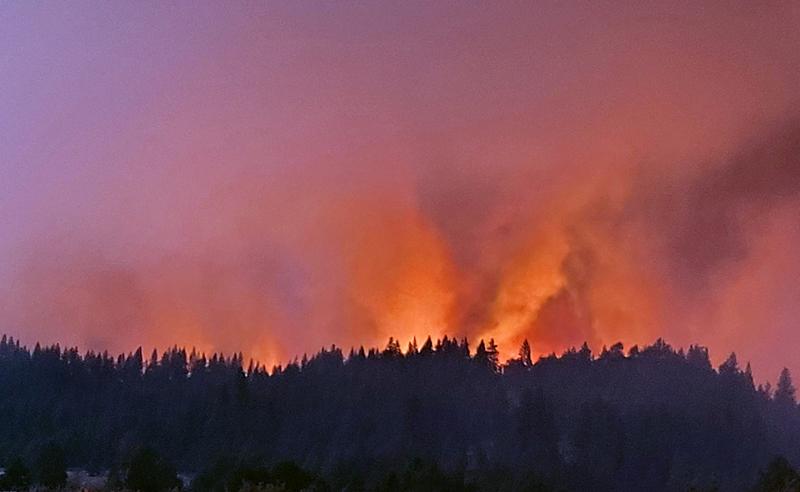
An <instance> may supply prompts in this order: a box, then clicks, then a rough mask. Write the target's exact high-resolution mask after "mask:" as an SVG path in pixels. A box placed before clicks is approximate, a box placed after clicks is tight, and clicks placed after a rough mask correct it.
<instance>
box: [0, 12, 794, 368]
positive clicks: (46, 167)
mask: <svg viewBox="0 0 800 492" xmlns="http://www.w3.org/2000/svg"><path fill="white" fill-rule="evenodd" d="M0 46H1V47H2V48H0V258H2V259H3V261H2V262H0V327H2V328H0V331H2V332H5V333H7V334H9V335H12V336H14V337H15V338H19V339H21V340H22V341H23V342H24V343H28V344H32V343H35V342H36V341H41V342H43V343H56V342H57V343H60V344H61V345H62V346H64V345H70V346H72V345H77V346H78V347H80V348H81V349H84V350H88V349H91V350H96V351H98V350H108V351H110V352H112V353H119V352H123V351H126V352H127V351H131V350H133V349H135V348H136V347H138V346H139V345H142V346H144V347H145V348H150V347H159V348H165V347H169V346H172V345H176V344H177V345H181V346H183V345H186V346H190V347H191V346H194V347H197V348H198V349H200V350H204V351H209V352H210V351H224V352H226V353H231V352H234V351H242V352H244V354H245V356H246V357H254V358H256V359H258V360H261V361H263V362H265V363H268V364H271V363H276V362H281V361H284V362H285V361H287V360H290V359H291V358H293V357H295V356H297V355H302V354H303V353H313V352H315V351H316V350H318V349H319V348H320V347H322V346H329V345H331V344H336V345H337V346H341V347H344V348H345V349H347V348H349V347H351V346H359V345H362V344H363V345H365V346H367V347H369V346H382V345H384V344H385V343H386V341H387V340H388V338H389V337H390V336H392V337H396V338H399V339H400V340H401V341H402V343H404V344H405V343H406V342H407V341H409V340H410V339H412V337H416V338H417V339H418V340H419V341H420V342H421V341H422V340H423V339H424V338H425V337H426V336H427V335H433V336H434V337H437V336H442V335H444V334H448V335H450V336H457V337H459V338H460V337H469V339H470V340H472V341H473V343H477V340H479V339H480V338H487V339H488V338H494V339H495V340H496V341H497V342H498V344H499V346H500V349H501V351H502V354H503V355H504V356H505V357H511V356H513V355H515V353H516V350H517V348H518V347H519V344H520V343H521V341H522V340H523V339H526V338H527V339H529V340H530V342H531V344H532V346H533V350H534V353H535V354H536V355H542V354H548V353H550V352H554V351H555V352H561V351H563V350H564V349H566V348H568V347H570V346H573V345H580V344H581V343H583V342H584V341H587V342H588V343H589V344H590V346H592V347H593V348H594V349H595V350H598V351H599V350H600V348H601V347H602V346H603V345H611V344H613V343H615V342H617V341H622V342H623V343H624V344H625V345H626V346H631V345H633V344H646V343H651V342H653V341H654V340H655V339H656V338H658V337H664V338H665V339H666V340H667V341H668V342H670V343H672V344H673V345H675V346H688V345H689V344H692V343H699V344H703V345H707V346H709V347H710V350H711V353H712V357H713V358H714V360H715V361H716V362H720V361H721V360H722V359H724V358H725V357H727V355H728V354H729V353H730V352H732V351H735V352H736V353H737V355H738V358H739V360H740V363H742V364H744V363H745V362H746V361H750V362H751V363H752V365H753V370H754V373H755V374H756V378H757V379H759V380H767V379H769V380H773V381H774V379H775V378H776V376H777V373H778V372H779V371H780V369H781V368H782V367H783V366H788V367H789V368H790V369H792V370H794V371H795V373H797V374H800V358H799V357H798V356H797V353H796V350H795V347H796V346H797V344H798V342H800V331H798V328H800V324H799V323H798V317H799V316H800V304H798V300H800V287H799V286H798V283H797V279H798V278H800V257H799V256H798V255H797V254H796V251H797V246H796V245H797V244H798V242H799V241H800V219H798V217H800V214H798V211H800V50H798V49H797V47H798V46H800V4H799V3H798V2H796V1H793V2H789V1H786V2H780V1H776V2H755V3H754V2H749V1H741V2H739V1H730V2H722V1H717V2H714V1H712V2H703V3H702V4H697V3H696V2H650V1H635V2H625V1H622V2H620V1H615V2H603V1H600V2H598V1H593V2H579V1H575V2H546V1H545V2H465V1H460V2H414V1H409V2H381V1H374V2H331V3H316V2H279V1H270V2H260V3H255V2H241V3H237V2H137V3H128V2H105V3H95V2H91V3H81V2H77V3H69V4H66V3H55V2H3V3H1V4H0Z"/></svg>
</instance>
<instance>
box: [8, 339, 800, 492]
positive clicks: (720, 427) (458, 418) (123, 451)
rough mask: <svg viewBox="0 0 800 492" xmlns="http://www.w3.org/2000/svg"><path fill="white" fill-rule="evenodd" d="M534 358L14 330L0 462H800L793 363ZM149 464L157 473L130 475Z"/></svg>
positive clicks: (540, 486)
mask: <svg viewBox="0 0 800 492" xmlns="http://www.w3.org/2000/svg"><path fill="white" fill-rule="evenodd" d="M530 354H531V347H530V345H529V344H527V343H526V344H524V345H523V347H522V348H521V349H520V357H519V358H518V359H516V360H514V361H511V362H510V363H508V364H507V365H500V364H498V359H497V347H496V345H495V344H494V342H493V341H489V342H483V341H479V343H478V345H477V347H476V352H475V353H474V355H473V354H471V352H470V349H469V345H468V344H467V342H466V340H463V341H457V340H454V339H450V338H447V337H445V338H444V339H442V340H438V341H436V342H434V341H432V340H430V339H429V340H427V341H426V342H425V343H424V344H422V346H421V347H420V348H419V349H418V348H417V345H416V343H414V344H412V345H411V346H410V347H409V350H408V351H407V352H406V353H403V352H402V351H401V350H400V345H399V344H398V343H397V342H396V341H395V340H391V341H390V343H389V344H388V346H387V347H386V348H385V349H384V350H377V349H373V350H368V351H367V350H364V349H359V350H352V351H351V352H350V354H349V355H348V356H347V357H345V356H344V354H343V353H342V351H341V350H340V349H338V348H336V347H331V348H330V349H324V350H322V351H320V352H319V353H318V354H316V355H314V356H313V357H310V358H306V357H304V358H303V359H302V361H301V362H293V363H290V364H288V365H287V366H285V367H276V368H274V369H273V370H271V371H267V370H266V369H265V368H263V367H261V366H259V365H256V364H250V365H249V367H248V368H247V369H244V367H243V360H242V357H241V355H232V356H229V357H225V356H223V355H222V354H214V355H212V356H211V357H207V356H205V355H203V354H198V353H196V352H194V351H191V352H187V351H186V350H184V349H178V348H173V349H171V350H169V351H167V352H165V353H163V354H161V355H160V356H159V355H158V354H156V353H153V355H152V356H151V357H150V358H149V360H148V361H145V359H144V357H143V356H142V351H141V350H137V351H136V352H134V353H131V354H128V355H122V356H119V357H117V358H112V357H110V356H109V355H108V354H105V353H104V354H97V353H91V352H90V353H88V354H85V355H79V353H78V351H77V350H75V349H66V350H62V349H61V348H59V347H58V346H53V347H44V348H43V347H39V346H36V347H35V348H34V349H33V350H28V349H26V348H24V347H21V346H20V345H19V343H18V342H16V341H14V340H11V339H7V338H6V337H3V338H2V340H0V394H2V395H4V397H3V398H2V399H0V463H5V464H6V467H7V468H9V469H12V467H11V461H12V459H13V457H15V456H21V457H22V458H23V460H25V461H26V462H28V463H35V465H34V467H33V475H34V477H35V478H38V477H41V478H39V480H44V478H45V475H47V476H49V472H48V473H47V474H45V473H44V471H45V470H44V468H43V465H44V461H42V460H40V459H38V457H39V456H40V455H41V454H42V453H44V452H53V451H52V449H60V450H63V451H62V453H61V455H60V456H61V458H60V460H61V461H60V462H59V459H55V458H58V456H56V454H57V453H56V454H53V456H54V457H55V458H54V459H53V460H52V463H56V464H58V466H57V467H56V466H54V467H53V469H55V468H58V470H59V471H60V472H63V465H64V464H65V465H69V466H76V467H82V468H87V469H90V470H101V469H112V470H127V475H125V474H124V472H123V473H120V476H121V477H122V479H121V480H120V482H122V483H123V484H127V485H128V486H129V487H130V488H132V489H138V490H148V491H149V490H162V489H164V488H166V487H169V486H170V484H172V485H176V484H177V482H176V481H175V468H172V465H170V464H174V465H175V466H176V467H177V468H178V469H180V470H183V471H185V472H187V473H198V474H199V475H198V478H197V480H195V483H194V488H196V489H197V490H209V491H211V490H214V491H222V490H237V489H239V488H241V487H242V486H243V485H244V484H252V485H258V484H263V485H269V484H272V485H276V486H280V487H283V488H285V489H288V490H300V489H304V488H310V489H312V490H342V489H345V488H346V490H351V491H355V490H376V489H379V490H409V489H413V490H497V491H510V490H597V491H602V490H690V489H693V490H712V489H715V488H716V489H719V490H746V489H749V488H752V487H753V486H754V485H755V484H757V483H766V482H765V480H772V479H771V478H769V477H773V476H779V477H780V476H783V475H781V473H784V472H785V470H783V471H781V470H782V469H780V468H776V466H777V465H774V464H773V465H774V466H770V467H769V468H767V466H768V464H769V463H770V460H771V459H772V457H773V456H777V455H781V456H785V457H786V459H787V461H786V462H785V463H786V465H787V466H789V464H795V465H796V464H797V463H798V462H800V411H798V407H797V404H796V402H795V392H794V387H793V386H792V382H791V378H790V375H789V373H788V371H786V372H784V373H783V374H782V375H781V377H780V381H779V383H778V385H777V388H778V389H777V391H776V392H775V395H774V397H773V395H772V391H771V389H770V388H769V387H766V388H764V387H760V386H759V387H758V388H756V387H754V384H753V380H752V376H751V374H750V371H749V367H747V368H745V369H744V370H742V369H740V367H739V364H738V361H737V360H736V357H735V356H732V357H730V358H729V359H728V360H727V361H726V362H725V363H724V364H723V365H722V366H720V367H719V369H718V370H714V369H713V368H712V366H711V363H710V362H709V358H708V351H707V350H706V349H704V348H702V347H690V348H689V349H688V351H687V352H686V353H684V352H683V350H680V351H675V350H673V349H672V347H670V346H669V345H668V344H666V343H665V342H664V341H662V340H658V341H656V342H655V343H654V344H653V345H651V346H647V347H643V348H639V347H634V348H632V349H631V350H629V351H628V352H627V353H626V352H624V350H623V347H622V345H621V344H616V345H614V346H612V347H611V348H609V349H603V351H602V353H601V354H600V355H599V356H597V357H595V356H593V355H592V353H591V351H590V350H589V348H588V347H587V346H584V347H582V348H580V349H571V350H568V351H567V352H565V353H564V354H563V355H562V356H560V357H556V356H555V355H552V356H548V357H543V358H541V359H539V360H538V361H536V362H535V363H534V362H533V360H532V359H531V357H530ZM145 447H149V448H150V449H151V451H146V452H144V451H142V452H140V454H138V455H137V456H136V457H134V459H133V460H130V459H129V458H130V457H131V456H132V453H133V452H134V451H135V450H137V449H143V448H145ZM48 450H50V451H48ZM156 452H157V453H158V454H156ZM142 453H144V454H142ZM64 457H66V463H64V461H63V460H64ZM45 461H47V462H48V463H50V462H51V461H50V460H45ZM289 462H292V463H296V464H297V466H295V465H292V464H287V463H289ZM281 463H283V464H281ZM127 464H129V465H130V467H127ZM138 467H141V469H146V470H151V471H152V470H155V471H154V472H148V473H143V474H142V476H145V475H146V476H148V477H152V476H159V477H163V481H162V480H161V479H159V481H158V482H157V483H156V482H153V483H151V482H146V481H144V482H137V481H136V480H138V479H137V478H136V473H137V472H136V470H137V469H138ZM45 468H46V467H45ZM789 469H791V468H789ZM759 470H766V471H765V472H764V473H765V475H764V476H763V477H762V476H760V475H759ZM55 476H56V473H55V472H54V473H53V477H54V478H53V481H50V479H49V478H48V479H47V480H48V483H53V484H55V483H56V482H59V483H63V480H62V479H61V478H58V479H57V480H56V478H55ZM58 476H59V477H63V475H62V474H61V473H59V474H58ZM765 477H766V478H765ZM790 480H791V479H790ZM759 481H760V482H759ZM778 482H779V479H776V481H775V483H778ZM770 483H771V482H770ZM788 483H791V481H790V482H788ZM762 490H767V489H763V488H762Z"/></svg>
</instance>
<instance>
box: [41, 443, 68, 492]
mask: <svg viewBox="0 0 800 492" xmlns="http://www.w3.org/2000/svg"><path fill="white" fill-rule="evenodd" d="M35 472H36V483H38V484H40V485H44V486H45V487H47V488H51V489H55V488H59V487H63V486H64V484H66V483H67V465H66V458H65V456H64V450H63V449H61V446H59V445H57V444H53V443H50V444H48V445H46V446H45V447H44V449H42V451H41V453H40V454H39V458H38V459H37V460H36V469H35Z"/></svg>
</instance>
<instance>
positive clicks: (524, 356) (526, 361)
mask: <svg viewBox="0 0 800 492" xmlns="http://www.w3.org/2000/svg"><path fill="white" fill-rule="evenodd" d="M519 360H520V361H521V362H522V365H523V366H525V367H531V366H532V365H533V359H532V358H531V344H530V343H528V339H527V338H526V339H525V340H523V341H522V346H521V347H520V348H519Z"/></svg>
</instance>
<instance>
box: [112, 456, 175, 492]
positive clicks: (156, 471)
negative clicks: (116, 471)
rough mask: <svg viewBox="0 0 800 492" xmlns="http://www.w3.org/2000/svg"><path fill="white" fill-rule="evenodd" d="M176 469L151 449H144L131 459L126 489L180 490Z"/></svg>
mask: <svg viewBox="0 0 800 492" xmlns="http://www.w3.org/2000/svg"><path fill="white" fill-rule="evenodd" d="M180 486H181V481H180V480H178V475H177V473H176V471H175V468H174V467H173V466H172V465H171V464H170V463H169V462H168V461H166V460H165V459H164V458H162V457H161V456H159V455H158V453H156V452H155V451H154V450H152V449H150V448H142V449H140V450H139V451H137V452H136V453H135V454H134V455H133V458H131V462H130V465H129V466H128V471H127V473H126V476H125V488H127V489H129V490H136V491H139V492H160V491H163V490H171V489H175V488H179V487H180Z"/></svg>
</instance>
